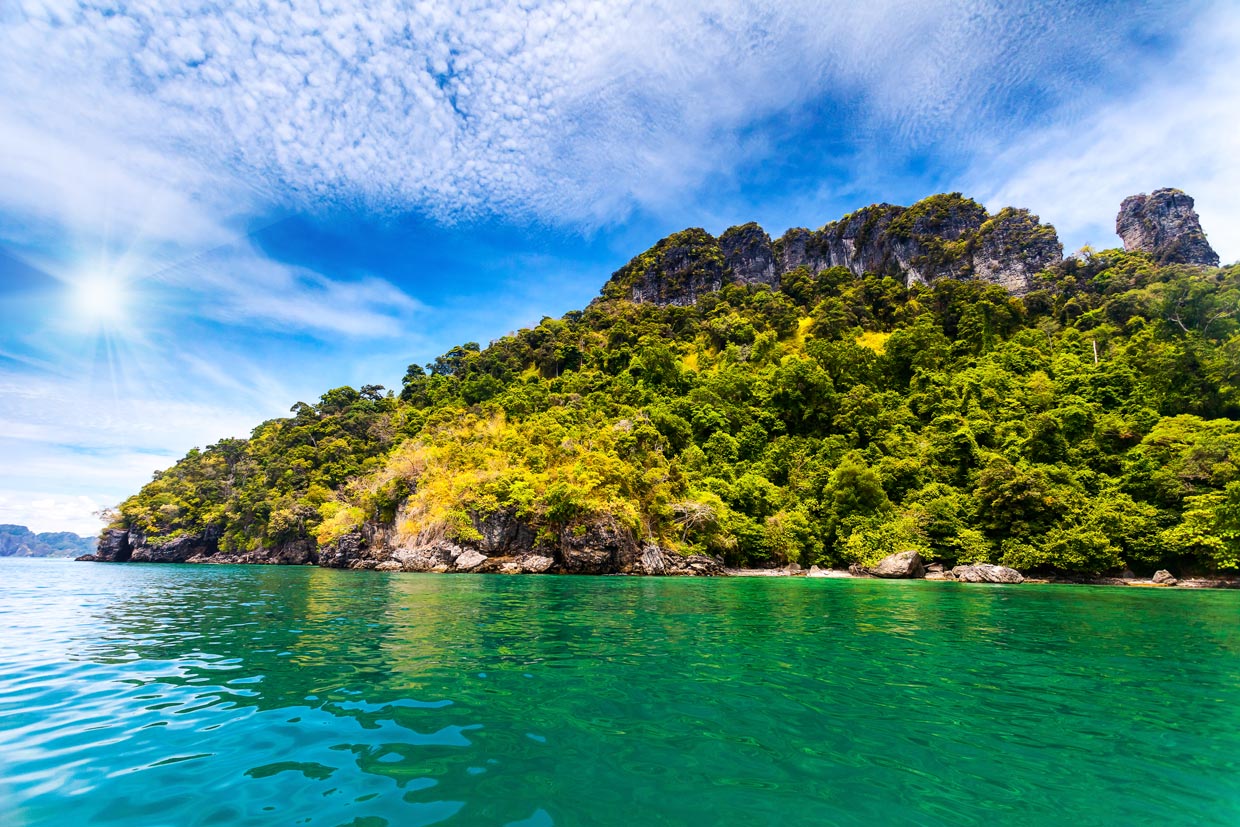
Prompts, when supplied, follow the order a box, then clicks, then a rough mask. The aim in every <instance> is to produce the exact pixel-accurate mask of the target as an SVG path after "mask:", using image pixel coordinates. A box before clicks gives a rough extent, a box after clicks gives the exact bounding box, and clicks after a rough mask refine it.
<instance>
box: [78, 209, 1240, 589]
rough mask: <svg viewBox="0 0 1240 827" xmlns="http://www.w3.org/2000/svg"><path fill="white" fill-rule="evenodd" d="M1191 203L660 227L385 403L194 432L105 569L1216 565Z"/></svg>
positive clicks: (1202, 296)
mask: <svg viewBox="0 0 1240 827" xmlns="http://www.w3.org/2000/svg"><path fill="white" fill-rule="evenodd" d="M1176 192H1178V191H1170V190H1161V191H1158V192H1156V193H1155V194H1154V195H1153V196H1149V197H1148V198H1149V199H1150V203H1149V205H1146V203H1145V202H1142V207H1141V209H1142V210H1143V211H1142V212H1141V214H1140V218H1139V220H1140V221H1143V222H1146V223H1145V224H1143V225H1142V226H1145V227H1147V228H1148V227H1149V222H1150V221H1157V220H1158V215H1159V214H1160V213H1159V212H1158V210H1156V209H1154V204H1155V202H1156V201H1157V200H1158V199H1159V198H1164V199H1169V198H1171V196H1162V195H1160V193H1176ZM1179 196H1183V194H1182V193H1179V194H1178V195H1177V196H1175V197H1176V198H1179ZM1183 198H1184V199H1187V204H1188V211H1189V213H1191V216H1189V217H1191V221H1189V220H1188V218H1186V216H1187V214H1186V213H1185V212H1184V210H1183V209H1182V208H1181V207H1182V201H1179V200H1176V201H1175V202H1174V203H1175V204H1176V205H1178V206H1177V207H1176V209H1175V210H1174V211H1173V212H1174V215H1173V216H1172V217H1173V218H1174V219H1175V221H1176V222H1178V223H1176V224H1175V226H1170V225H1169V226H1168V227H1163V228H1158V227H1154V228H1153V229H1152V230H1150V231H1148V232H1146V231H1143V232H1142V233H1136V232H1135V231H1134V232H1131V233H1129V235H1128V236H1125V241H1126V243H1128V244H1129V247H1130V249H1129V250H1127V251H1121V250H1107V251H1102V252H1093V253H1087V254H1083V255H1080V256H1077V257H1073V258H1069V259H1067V260H1062V259H1061V248H1060V246H1059V242H1058V240H1057V238H1056V237H1055V233H1054V230H1053V228H1050V227H1046V226H1045V225H1042V224H1040V223H1039V222H1038V220H1037V218H1036V217H1034V216H1030V215H1029V214H1028V213H1027V212H1024V211H1019V210H1003V211H1001V212H999V213H998V214H996V215H994V216H990V215H987V213H986V211H985V210H983V209H982V208H981V207H980V206H979V205H977V204H976V203H975V202H972V201H969V200H968V199H965V198H963V197H961V196H960V195H959V194H952V195H945V196H934V197H932V198H929V199H926V200H925V201H923V202H920V203H919V204H917V205H914V207H912V208H908V209H904V208H898V207H890V206H889V205H878V206H875V207H871V208H867V209H865V210H861V211H859V212H858V213H854V214H853V215H852V216H848V217H845V218H844V219H842V220H841V221H839V222H835V223H833V224H829V225H827V226H826V227H824V228H822V229H821V230H818V231H816V232H809V231H790V232H789V233H788V234H785V236H784V237H783V238H781V239H779V240H777V241H775V242H771V241H770V239H769V237H767V235H766V233H765V232H763V231H762V230H761V228H758V227H757V226H756V225H746V226H744V227H738V228H733V229H732V230H729V231H728V232H726V233H724V234H723V235H722V236H721V237H720V238H718V239H716V238H714V237H713V236H710V235H709V234H708V233H706V232H705V231H702V230H688V231H685V232H683V233H678V234H676V235H674V236H671V237H670V238H668V239H665V240H664V241H662V242H660V243H659V244H658V245H656V246H655V247H654V248H652V249H651V250H650V251H647V252H646V253H643V254H642V255H641V256H638V257H637V258H635V259H634V260H633V261H632V262H630V263H629V264H628V265H626V266H625V267H624V268H621V270H619V271H618V272H617V273H616V274H615V275H614V276H613V277H612V279H611V280H610V281H609V282H608V283H607V285H606V286H605V287H604V289H603V293H602V296H601V297H600V298H599V299H598V300H596V301H595V302H594V303H592V304H591V305H590V307H588V308H586V309H585V310H583V311H577V312H572V313H569V314H567V315H566V316H565V317H564V318H562V319H550V318H544V319H543V320H542V322H541V323H540V324H539V325H538V326H537V327H535V328H533V329H527V330H522V331H520V332H518V333H517V334H515V335H512V336H509V337H505V338H503V339H499V340H497V341H495V342H493V343H492V344H491V345H490V346H489V347H487V348H485V349H483V348H480V347H479V346H478V345H477V344H474V343H469V344H465V345H462V346H460V347H457V348H453V349H452V350H451V351H449V352H448V353H446V354H444V355H443V356H441V357H439V358H438V359H436V360H435V362H434V363H432V364H430V365H427V366H425V368H423V367H421V366H417V365H414V366H411V367H410V369H409V372H408V374H407V375H406V377H405V379H404V383H403V386H402V388H401V390H400V392H399V394H395V393H393V392H387V393H385V392H384V389H383V388H382V387H379V386H366V387H364V388H362V389H360V390H355V389H352V388H337V389H335V390H332V391H329V392H327V393H326V394H324V395H323V397H322V398H321V399H320V400H319V401H318V402H317V403H315V404H306V403H298V404H297V405H295V406H294V407H293V409H292V414H293V415H292V416H291V417H288V418H284V419H277V420H272V421H269V422H265V423H263V424H261V425H259V426H258V427H257V428H256V429H255V430H254V432H253V435H252V436H251V437H250V439H248V440H224V441H221V442H220V443H218V444H216V445H212V446H209V447H208V448H207V449H205V450H197V449H195V450H194V451H191V452H190V453H189V454H188V455H187V456H186V457H185V458H184V459H182V460H181V461H180V462H178V463H177V464H176V465H175V466H173V467H172V468H170V469H168V470H167V471H165V472H163V473H161V474H159V475H157V477H156V478H155V479H154V480H153V481H152V482H150V483H149V484H147V485H146V486H145V487H144V488H143V489H142V491H141V492H139V493H138V494H136V495H134V496H133V497H131V498H129V499H128V500H126V501H125V502H124V503H122V504H121V506H120V508H119V515H118V518H117V521H116V523H115V524H114V525H113V526H112V528H111V529H110V530H108V531H106V532H105V534H104V536H103V538H102V541H101V544H100V549H99V552H98V559H104V560H127V559H133V560H178V561H183V560H192V561H241V562H296V563H305V562H317V563H319V564H321V565H330V566H346V567H355V568H384V569H405V570H440V571H442V570H457V571H463V570H469V571H564V572H595V573H600V572H610V571H625V572H636V573H711V572H714V571H716V570H717V569H718V562H717V561H725V562H727V563H729V564H735V565H775V564H782V563H785V562H788V561H797V562H799V563H801V564H803V565H809V564H813V563H818V564H834V565H841V564H847V563H850V562H863V563H868V562H872V561H874V560H876V559H877V558H880V557H882V556H883V555H885V554H888V553H890V552H892V551H897V550H904V549H911V548H915V549H919V550H921V551H922V552H923V554H924V555H925V556H927V557H932V558H936V559H940V560H943V561H945V562H948V563H952V562H980V561H990V562H1002V563H1005V564H1007V565H1011V566H1014V567H1017V568H1020V569H1023V570H1026V571H1030V570H1032V571H1056V572H1073V573H1099V572H1105V571H1109V570H1118V569H1121V568H1123V567H1125V566H1127V567H1131V568H1133V569H1136V570H1146V571H1150V570H1153V569H1154V568H1157V567H1170V568H1172V569H1174V570H1177V571H1180V570H1200V571H1216V570H1229V569H1236V568H1237V567H1240V319H1237V311H1238V310H1240V266H1236V265H1233V266H1231V267H1227V268H1222V269H1220V268H1216V267H1208V266H1200V265H1198V264H1192V263H1183V262H1182V261H1179V260H1177V258H1176V251H1177V250H1188V251H1190V252H1192V254H1193V255H1195V256H1197V257H1198V258H1199V257H1200V256H1201V255H1202V253H1201V250H1200V244H1199V243H1198V241H1200V243H1201V244H1204V243H1205V236H1204V234H1203V233H1201V228H1200V225H1199V223H1197V219H1196V213H1192V212H1191V207H1192V201H1191V199H1188V198H1187V196H1183ZM1127 203H1128V202H1126V204H1127ZM1164 212H1167V211H1164ZM1167 214H1168V215H1171V212H1167ZM1121 218H1122V215H1121ZM1130 223H1131V222H1130ZM1125 226H1127V225H1125ZM1153 230H1158V232H1154V231H1153ZM1164 230H1165V231H1164ZM1169 233H1170V235H1171V236H1175V234H1176V233H1197V234H1198V235H1199V236H1200V239H1197V238H1196V237H1195V236H1194V237H1193V238H1192V239H1191V241H1192V243H1191V244H1177V243H1176V241H1175V238H1174V237H1169V235H1168V234H1169ZM1129 236H1131V238H1130V237H1129ZM1146 238H1149V239H1150V241H1149V244H1157V249H1153V248H1150V249H1144V248H1143V247H1142V245H1143V244H1145V243H1146V242H1145V241H1143V239H1146ZM1207 248H1208V245H1207ZM1211 252H1212V251H1211Z"/></svg>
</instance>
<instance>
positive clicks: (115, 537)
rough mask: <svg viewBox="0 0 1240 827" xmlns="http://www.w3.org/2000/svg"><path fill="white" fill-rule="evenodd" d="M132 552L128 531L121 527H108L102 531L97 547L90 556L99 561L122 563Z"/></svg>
mask: <svg viewBox="0 0 1240 827" xmlns="http://www.w3.org/2000/svg"><path fill="white" fill-rule="evenodd" d="M132 554H133V546H131V545H130V544H129V532H128V531H127V530H125V529H123V528H110V529H108V530H107V531H105V532H103V536H102V537H101V538H100V539H99V548H98V549H97V550H96V551H95V553H94V555H92V556H93V557H94V559H95V560H98V561H99V562H101V563H124V562H126V561H128V560H129V558H130V556H131V555H132Z"/></svg>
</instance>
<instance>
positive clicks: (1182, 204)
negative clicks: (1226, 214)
mask: <svg viewBox="0 0 1240 827" xmlns="http://www.w3.org/2000/svg"><path fill="white" fill-rule="evenodd" d="M1115 232H1116V234H1118V235H1119V237H1120V238H1121V239H1123V241H1124V249H1125V250H1129V251H1140V252H1145V253H1150V254H1151V255H1153V256H1154V258H1155V259H1156V260H1157V261H1158V262H1159V263H1160V264H1204V265H1206V266H1208V267H1217V266H1218V253H1216V252H1214V248H1212V247H1211V246H1210V242H1208V241H1206V234H1205V232H1203V231H1202V229H1201V219H1200V218H1198V216H1197V211H1196V210H1194V209H1193V199H1192V197H1191V196H1189V195H1188V194H1186V193H1184V192H1183V191H1181V190H1177V189H1170V188H1166V189H1160V190H1154V191H1153V192H1152V193H1150V194H1149V195H1146V194H1145V193H1141V194H1140V195H1132V196H1129V197H1128V198H1125V199H1124V203H1123V204H1121V205H1120V208H1119V215H1117V216H1116V217H1115Z"/></svg>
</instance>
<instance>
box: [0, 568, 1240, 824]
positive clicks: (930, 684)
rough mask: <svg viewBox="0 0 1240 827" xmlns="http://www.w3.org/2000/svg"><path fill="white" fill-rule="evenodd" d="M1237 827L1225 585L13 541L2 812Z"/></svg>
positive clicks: (59, 816) (0, 649)
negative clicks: (853, 577) (367, 563)
mask: <svg viewBox="0 0 1240 827" xmlns="http://www.w3.org/2000/svg"><path fill="white" fill-rule="evenodd" d="M1065 820H1070V821H1071V822H1072V823H1073V824H1074V825H1078V826H1079V825H1091V824H1107V825H1112V824H1129V825H1131V824H1151V825H1175V824H1184V825H1203V824H1226V825H1235V824H1238V823H1240V593H1237V592H1184V591H1171V590H1151V589H1117V588H1110V589H1107V588H1088V587H1068V586H1033V585H1024V586H1019V587H987V586H967V585H963V584H953V583H927V582H918V583H892V582H880V581H870V580H858V581H849V580H820V579H814V580H809V579H788V578H778V579H776V578H757V579H735V580H675V579H667V580H662V579H641V578H619V577H613V578H584V577H581V578H574V577H533V576H520V577H502V576H485V575H476V576H475V575H458V576H444V575H411V574H391V575H388V574H380V573H375V572H341V571H328V570H323V569H317V568H277V567H258V566H254V567H242V566H236V567H232V566H229V567H208V566H151V565H148V566H142V565H136V564H130V565H103V564H85V563H77V564H74V563H68V562H53V561H14V560H6V561H3V562H0V823H2V824H4V825H11V826H12V825H15V826H18V827H20V825H52V824H55V825H59V824H65V825H80V824H126V825H130V824H132V825H165V824H166V825H178V827H182V826H183V825H194V824H220V825H247V824H303V825H358V826H359V827H360V825H418V824H439V823H445V824H495V825H502V824H519V825H552V824H554V825H577V824H582V825H584V824H590V825H647V824H649V825H659V824H669V825H670V824H694V825H697V824H744V825H757V824H779V825H789V824H865V825H874V824H889V823H903V824H924V825H931V824H987V825H989V824H1022V825H1025V824H1062V823H1064V822H1065Z"/></svg>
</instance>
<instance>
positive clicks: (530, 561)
mask: <svg viewBox="0 0 1240 827" xmlns="http://www.w3.org/2000/svg"><path fill="white" fill-rule="evenodd" d="M474 524H475V527H476V528H477V529H478V533H479V539H477V540H475V541H470V542H461V543H456V542H452V541H449V540H444V539H438V540H428V539H425V538H405V537H401V535H400V533H399V532H398V531H396V530H395V527H394V526H393V525H391V524H381V523H368V524H367V525H365V526H364V527H363V529H362V530H360V531H355V532H350V533H348V534H346V535H344V536H343V537H340V538H338V539H336V540H334V541H332V542H330V543H327V544H326V545H324V546H322V547H318V546H317V545H316V544H315V543H314V541H312V540H296V541H292V542H289V543H282V544H279V545H276V546H273V547H270V548H260V549H255V550H253V551H247V552H221V551H220V549H219V546H218V542H217V536H216V533H215V532H212V531H207V532H204V533H202V534H196V535H189V536H185V537H180V538H177V539H175V540H169V541H166V542H150V541H148V539H147V538H146V537H144V536H143V535H142V534H141V532H139V531H137V530H133V529H130V530H128V531H127V530H124V529H110V530H108V531H106V532H104V535H103V537H102V538H101V539H100V541H99V547H98V550H97V551H96V552H95V553H94V554H93V555H84V556H83V557H79V558H78V559H79V560H89V561H95V562H107V563H125V562H134V563H224V564H229V563H249V564H270V565H307V564H315V565H319V566H323V567H324V568H336V569H373V570H377V571H413V572H437V573H441V572H460V573H465V572H469V573H493V574H636V575H669V576H672V575H680V576H690V577H692V576H715V575H721V574H723V573H724V569H723V563H722V562H721V561H719V560H717V559H715V558H713V557H706V556H703V555H689V556H685V555H680V554H676V553H674V552H670V551H668V550H666V549H663V548H660V547H659V546H657V545H655V544H653V543H644V544H642V543H638V542H637V541H636V540H635V539H634V537H633V535H632V534H631V533H630V532H629V531H628V530H626V529H624V528H623V527H620V526H617V525H616V524H615V523H613V522H610V521H600V522H596V523H591V524H587V525H584V526H579V527H578V528H577V530H569V531H564V532H562V533H561V534H560V536H559V537H558V538H555V539H547V538H540V537H539V536H538V534H537V533H536V532H535V531H534V530H533V529H532V528H530V527H529V526H528V525H526V524H524V523H523V522H521V521H520V520H519V519H518V518H517V517H516V515H515V514H514V513H513V512H512V511H511V510H501V511H498V512H495V513H493V514H488V515H485V516H477V515H476V516H475V517H474Z"/></svg>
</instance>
